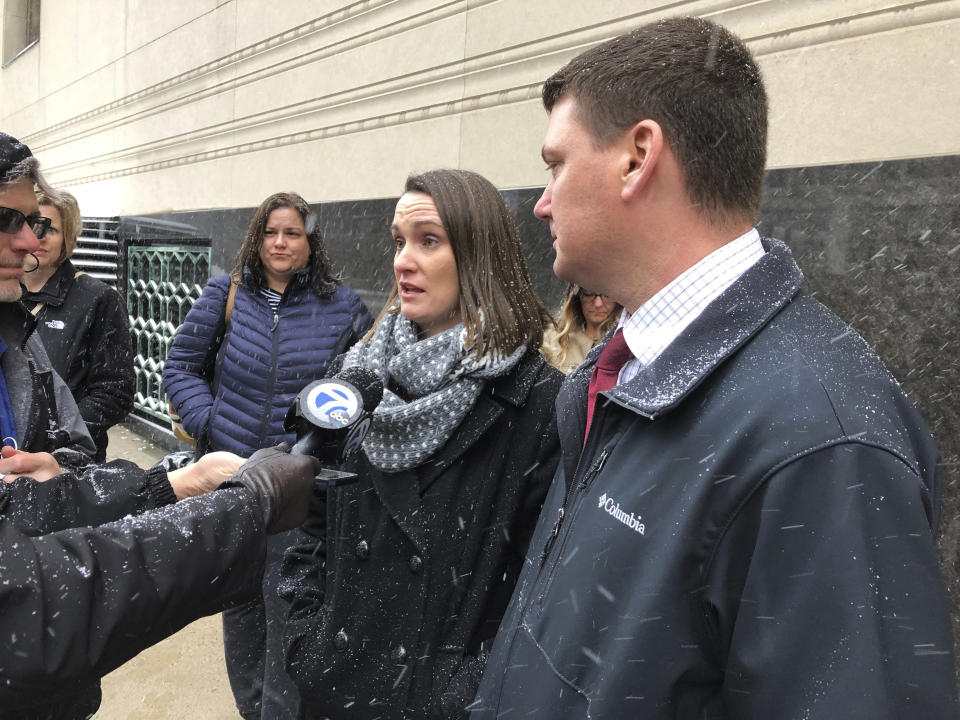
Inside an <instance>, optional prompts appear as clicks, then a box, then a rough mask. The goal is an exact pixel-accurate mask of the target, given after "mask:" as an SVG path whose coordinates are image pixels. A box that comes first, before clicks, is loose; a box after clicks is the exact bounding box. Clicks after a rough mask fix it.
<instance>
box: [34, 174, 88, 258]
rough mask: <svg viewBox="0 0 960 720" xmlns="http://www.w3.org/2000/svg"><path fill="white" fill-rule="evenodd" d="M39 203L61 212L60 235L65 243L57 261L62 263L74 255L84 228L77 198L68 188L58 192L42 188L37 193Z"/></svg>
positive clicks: (61, 247)
mask: <svg viewBox="0 0 960 720" xmlns="http://www.w3.org/2000/svg"><path fill="white" fill-rule="evenodd" d="M37 204H38V205H40V206H41V207H43V206H44V205H52V206H53V207H55V208H56V209H57V212H58V213H60V225H61V228H60V236H61V237H62V238H63V245H61V246H60V259H59V260H58V261H57V263H62V262H63V261H64V260H66V259H67V258H68V257H70V256H71V255H73V251H74V248H76V247H77V237H78V236H79V235H80V231H81V230H83V217H82V216H81V215H80V206H79V205H78V204H77V199H76V198H75V197H74V196H73V195H71V194H70V193H68V192H67V191H66V190H57V191H56V194H48V193H46V192H44V191H43V190H41V191H40V192H38V193H37Z"/></svg>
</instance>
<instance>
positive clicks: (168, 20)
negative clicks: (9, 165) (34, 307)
mask: <svg viewBox="0 0 960 720" xmlns="http://www.w3.org/2000/svg"><path fill="white" fill-rule="evenodd" d="M11 1H12V0H11ZM667 14H670V15H672V14H701V15H705V16H709V17H711V18H713V19H715V20H717V21H719V22H721V23H724V24H726V25H728V26H729V27H731V28H732V29H733V30H735V31H736V32H737V33H739V34H740V35H741V36H743V37H744V38H746V39H747V40H748V42H749V44H750V46H751V48H752V49H753V50H754V52H755V53H756V55H757V57H758V58H759V61H760V64H761V66H762V68H763V71H764V73H765V76H766V80H767V83H768V86H769V91H770V96H771V100H772V126H771V139H770V166H771V167H773V168H782V167H797V166H810V165H819V164H836V163H851V162H862V161H872V160H890V159H897V158H916V157H927V156H936V155H950V154H956V153H960V123H957V122H956V116H957V112H955V111H956V110H957V108H960V68H958V66H957V59H956V47H957V44H958V42H957V41H958V39H960V1H958V0H948V1H945V2H886V1H883V0H818V2H790V1H788V0H765V1H764V0H761V1H759V2H757V1H750V2H748V1H746V0H709V1H707V0H702V1H699V2H696V1H691V2H680V3H676V2H674V3H665V2H649V1H648V2H638V1H637V0H607V1H604V2H583V1H582V0H459V1H457V0H454V1H452V2H451V1H449V0H400V1H397V0H365V1H360V2H354V3H346V2H333V1H331V0H284V2H282V3H275V2H265V1H264V0H226V1H224V0H166V1H165V2H162V3H158V2H155V0H43V12H42V25H41V33H40V42H39V43H38V44H37V45H36V46H35V47H33V48H31V49H30V50H28V51H27V52H26V53H24V55H23V56H21V57H20V58H18V59H17V60H16V61H15V62H14V63H12V64H11V65H10V66H9V67H7V68H6V69H4V70H3V71H0V92H2V94H3V97H4V101H5V102H4V105H3V110H2V119H0V127H2V128H3V129H4V130H5V131H7V132H10V133H12V134H13V135H15V136H17V137H19V138H21V139H23V140H24V141H26V142H27V143H28V144H29V145H30V146H31V147H32V148H33V150H34V152H35V153H36V154H37V155H38V156H39V157H40V158H41V160H42V162H43V163H44V166H45V167H46V168H47V170H48V174H49V176H50V178H51V179H52V180H53V181H55V182H56V183H57V184H59V185H62V186H67V187H69V188H71V189H72V190H73V191H74V192H75V194H76V195H77V196H78V198H79V200H80V203H81V207H82V208H83V210H84V212H85V213H87V214H98V215H116V214H141V213H152V212H158V211H164V210H188V209H204V208H220V207H224V208H230V207H246V206H251V205H256V204H258V203H259V202H260V200H262V199H263V197H265V196H266V195H268V194H270V193H271V192H274V191H275V190H277V189H278V188H285V189H293V190H296V191H299V192H300V193H301V194H303V195H304V196H305V197H307V199H309V200H311V201H331V200H333V201H336V200H354V199H363V198H375V197H389V196H391V195H395V194H397V192H398V191H399V188H400V187H401V185H402V182H403V179H404V177H405V176H406V174H407V172H408V171H410V170H413V169H427V168H430V167H435V166H460V167H467V168H471V169H475V170H477V171H479V172H481V173H483V174H485V175H487V176H488V177H490V178H491V179H492V180H493V181H494V182H495V183H496V184H497V185H498V186H500V187H527V186H537V185H541V184H543V182H544V174H543V171H542V164H541V162H540V159H539V154H538V148H539V146H540V141H541V134H542V131H543V128H544V126H545V117H544V114H543V112H542V110H541V108H540V105H539V101H538V94H539V84H540V83H541V82H542V81H543V79H544V78H545V77H546V76H547V75H548V74H549V73H550V72H552V71H553V70H554V69H556V68H557V67H559V66H560V65H561V64H562V63H563V62H565V61H566V60H567V59H569V58H570V57H572V56H573V55H575V54H576V53H577V52H579V51H581V50H582V49H583V48H584V47H586V46H589V45H591V44H593V43H596V42H599V41H602V40H604V39H606V38H609V37H611V36H613V35H616V34H618V33H620V32H622V31H624V30H627V29H629V28H631V27H633V26H635V25H637V24H638V23H641V22H644V21H647V20H651V19H654V18H656V17H660V16H663V15H667ZM948 108H953V109H954V112H949V111H948Z"/></svg>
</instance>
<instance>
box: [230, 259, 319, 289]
mask: <svg viewBox="0 0 960 720" xmlns="http://www.w3.org/2000/svg"><path fill="white" fill-rule="evenodd" d="M310 281H311V273H310V266H309V265H307V266H306V267H305V268H302V269H300V270H297V271H296V272H295V273H294V274H293V275H292V276H291V277H290V281H289V282H288V283H287V289H286V290H284V291H283V294H284V295H286V294H287V293H288V292H290V291H291V290H300V289H301V288H304V287H308V286H309V285H310ZM243 284H244V285H246V286H247V287H248V288H250V290H252V291H253V292H254V293H255V294H259V292H260V288H259V287H257V285H255V284H254V282H253V274H252V273H251V272H250V268H246V267H245V268H244V269H243Z"/></svg>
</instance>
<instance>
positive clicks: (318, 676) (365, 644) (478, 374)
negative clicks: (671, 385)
mask: <svg viewBox="0 0 960 720" xmlns="http://www.w3.org/2000/svg"><path fill="white" fill-rule="evenodd" d="M391 231H392V235H393V239H394V242H395V245H396V254H395V257H394V274H395V279H396V283H395V286H394V290H393V293H392V296H391V298H390V299H389V300H388V302H387V305H386V307H385V309H384V311H383V312H382V313H381V315H380V318H379V319H378V322H377V324H376V325H375V327H374V329H373V330H372V331H371V332H370V333H369V334H368V336H367V337H366V338H365V340H364V341H363V342H361V343H358V344H357V345H356V346H355V347H354V348H353V349H352V350H351V351H349V352H348V353H347V354H346V356H345V357H344V362H343V365H344V367H353V366H360V367H364V368H367V369H369V370H372V371H373V372H375V373H376V374H377V375H378V376H379V377H380V379H381V380H383V383H384V386H385V388H386V390H385V393H384V400H383V402H381V404H380V406H379V407H378V408H377V409H376V410H375V411H374V414H373V426H372V428H371V431H370V433H369V434H368V435H367V438H366V439H365V441H364V444H363V452H361V453H359V455H358V457H357V458H356V459H355V460H353V461H352V467H350V468H349V469H351V470H353V471H355V472H357V473H358V475H359V481H358V482H357V483H355V484H353V485H347V486H344V487H340V488H336V489H332V490H329V491H326V492H323V491H320V492H318V494H317V495H316V496H315V498H314V503H313V506H312V509H311V515H310V517H309V519H308V521H307V523H306V524H305V525H304V526H303V528H302V535H303V540H302V542H301V543H300V544H299V545H298V546H296V547H294V548H293V549H292V550H291V551H289V552H288V554H287V557H286V561H285V567H284V581H283V582H282V583H281V594H282V595H283V596H284V597H285V598H286V599H287V600H289V601H290V602H291V611H290V614H289V617H288V620H287V626H286V629H285V633H284V642H285V645H286V652H287V671H288V673H289V674H290V676H291V678H292V679H293V681H294V682H295V684H296V685H297V686H298V687H299V689H300V693H301V699H302V703H303V705H304V708H303V710H304V714H305V715H306V716H307V717H333V718H337V717H350V718H406V717H410V718H446V717H461V716H463V715H464V714H465V707H466V706H467V705H468V704H469V703H470V702H471V701H472V699H473V696H474V693H475V691H476V687H477V683H478V682H479V678H480V674H481V672H482V670H483V663H484V661H485V654H486V650H487V648H488V647H489V644H490V643H491V642H492V640H493V637H494V635H495V634H496V631H497V627H498V626H499V624H500V619H501V617H502V616H503V613H504V610H505V608H506V605H507V602H508V601H509V599H510V595H511V593H512V591H513V586H514V584H515V582H516V579H517V576H518V574H519V571H520V568H521V566H522V564H523V559H524V555H525V552H526V549H527V544H528V542H529V539H530V534H531V532H532V530H533V527H534V525H535V524H536V520H537V515H538V514H539V510H540V505H541V503H542V502H543V498H544V495H545V494H546V491H547V487H548V485H549V483H550V480H551V478H552V476H553V471H554V469H555V467H556V464H557V459H558V455H559V448H558V440H557V429H556V422H555V419H554V410H553V403H554V399H555V397H556V394H557V390H558V389H559V385H560V382H561V379H562V376H561V375H560V373H558V372H557V371H556V370H554V369H553V368H551V367H550V366H549V365H547V364H546V363H545V361H544V360H543V358H542V357H541V356H540V355H539V353H538V352H537V348H538V347H539V345H540V342H541V339H542V336H543V328H544V327H545V325H546V324H547V323H549V322H550V320H549V316H548V315H547V313H546V310H545V309H544V307H543V304H542V303H541V302H540V299H539V298H538V297H537V295H536V293H535V291H534V290H533V287H532V285H531V283H530V279H529V276H528V274H527V269H526V264H525V261H524V258H523V254H522V251H521V247H520V241H519V237H518V234H517V230H516V227H515V225H514V223H513V219H512V218H511V216H510V213H509V211H508V209H507V207H506V205H505V204H504V202H503V199H502V197H501V196H500V194H499V192H497V190H496V188H494V187H493V185H491V184H490V183H489V182H488V181H487V180H485V179H484V178H482V177H480V176H479V175H476V174H474V173H469V172H463V171H456V170H438V171H433V172H428V173H424V174H423V175H418V176H412V177H410V178H408V180H407V185H406V193H405V194H404V195H403V197H401V198H400V201H399V202H398V203H397V209H396V214H395V216H394V221H393V225H392V227H391Z"/></svg>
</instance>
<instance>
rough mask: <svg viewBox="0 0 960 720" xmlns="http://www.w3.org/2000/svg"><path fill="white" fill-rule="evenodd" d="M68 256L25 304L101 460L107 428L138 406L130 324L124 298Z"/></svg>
mask: <svg viewBox="0 0 960 720" xmlns="http://www.w3.org/2000/svg"><path fill="white" fill-rule="evenodd" d="M76 273H77V270H76V268H75V267H74V265H73V263H71V262H70V261H69V260H65V261H64V262H63V263H61V264H60V267H58V268H57V271H56V272H55V273H54V274H53V275H52V276H51V277H50V279H49V280H47V282H46V283H45V284H44V286H43V287H42V288H41V289H40V290H39V291H37V292H34V293H31V292H25V293H24V294H23V301H24V304H25V305H26V306H27V308H29V309H30V310H33V308H34V307H36V306H37V305H38V304H41V303H42V305H43V307H42V308H41V309H40V312H39V314H38V315H37V320H38V323H37V334H38V335H39V336H40V339H41V340H43V345H44V348H46V351H47V355H48V356H49V358H50V362H51V363H52V364H53V367H54V369H55V370H56V371H57V373H58V374H59V375H60V377H62V378H63V379H64V381H65V382H66V383H67V386H68V387H69V388H70V392H71V393H73V398H74V400H76V402H77V406H78V407H79V408H80V415H81V416H82V417H83V420H84V422H86V424H87V430H89V431H90V435H91V437H93V440H94V442H95V443H96V446H97V456H96V459H97V460H98V461H103V459H104V458H105V457H106V450H107V430H109V429H110V428H111V427H113V426H114V425H116V424H117V423H119V422H122V421H123V419H124V418H125V417H126V415H127V413H128V412H130V410H131V409H132V408H133V393H134V390H135V389H136V379H135V377H134V373H133V352H132V350H131V347H130V323H129V320H128V319H127V311H126V308H124V306H123V299H122V298H121V297H120V295H119V294H117V291H116V290H114V289H113V288H111V287H110V286H109V285H106V284H105V283H102V282H100V281H99V280H97V279H96V278H93V277H91V276H90V275H83V274H81V275H77V274H76Z"/></svg>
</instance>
